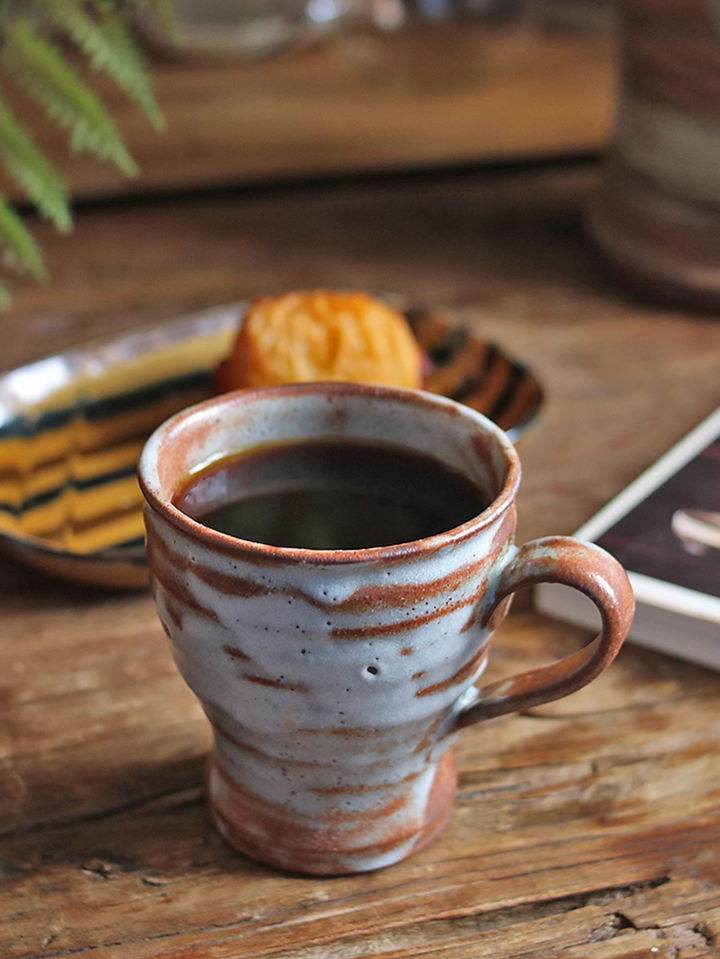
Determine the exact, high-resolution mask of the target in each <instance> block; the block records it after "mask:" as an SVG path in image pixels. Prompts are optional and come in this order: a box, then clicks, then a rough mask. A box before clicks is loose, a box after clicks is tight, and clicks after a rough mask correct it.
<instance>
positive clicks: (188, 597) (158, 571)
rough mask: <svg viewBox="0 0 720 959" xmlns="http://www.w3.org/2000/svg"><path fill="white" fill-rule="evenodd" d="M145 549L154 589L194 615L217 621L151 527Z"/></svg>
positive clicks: (213, 612) (215, 615) (213, 613)
mask: <svg viewBox="0 0 720 959" xmlns="http://www.w3.org/2000/svg"><path fill="white" fill-rule="evenodd" d="M145 548H146V550H147V554H148V562H149V564H150V568H151V569H152V576H153V579H154V581H155V587H154V588H155V589H156V590H157V589H161V590H162V591H163V593H164V594H165V595H166V596H167V597H168V598H170V600H171V601H172V600H175V601H176V602H177V603H178V604H179V606H180V607H181V608H184V609H189V610H192V611H193V612H194V613H198V614H199V615H201V616H206V617H207V618H208V619H211V620H215V621H217V614H216V613H215V611H214V610H212V609H209V608H208V607H207V606H203V604H202V603H200V602H199V601H198V600H197V599H196V597H195V596H194V595H193V594H192V592H191V591H190V589H189V587H188V585H187V581H186V579H185V577H184V576H183V575H182V572H183V571H182V568H178V567H177V566H175V565H173V563H172V562H171V561H170V558H169V557H168V556H167V554H166V550H165V547H164V545H163V543H162V541H160V540H159V539H156V536H155V534H154V533H153V532H152V528H151V527H149V528H148V536H147V542H146V547H145Z"/></svg>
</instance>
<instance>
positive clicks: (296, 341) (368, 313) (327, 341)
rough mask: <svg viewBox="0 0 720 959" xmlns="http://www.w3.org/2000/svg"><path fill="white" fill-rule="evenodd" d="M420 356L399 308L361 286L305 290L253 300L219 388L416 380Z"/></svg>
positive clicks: (408, 383)
mask: <svg viewBox="0 0 720 959" xmlns="http://www.w3.org/2000/svg"><path fill="white" fill-rule="evenodd" d="M423 367H424V357H423V352H422V350H421V349H420V346H419V344H418V342H417V340H416V339H415V337H414V335H413V333H412V331H411V329H410V327H409V325H408V323H407V320H406V319H405V317H404V316H403V315H402V313H400V312H398V311H397V310H395V309H393V308H392V307H390V306H388V304H387V303H384V302H383V301H382V300H379V299H377V298H375V297H373V296H370V294H369V293H363V292H356V291H353V292H336V291H333V290H308V291H302V290H298V291H293V292H290V293H281V294H279V295H277V296H262V297H258V298H257V299H255V300H253V301H252V303H251V304H250V306H249V308H248V311H247V313H246V315H245V319H244V320H243V322H242V324H241V326H240V330H239V332H238V336H237V339H236V341H235V346H234V348H233V352H232V354H231V355H230V356H229V357H228V359H227V360H226V361H225V362H224V363H222V364H221V366H220V368H219V370H218V376H217V383H218V387H219V388H220V389H221V390H230V389H241V388H246V387H262V386H273V385H275V384H278V383H302V382H310V381H317V380H350V381H353V382H358V383H381V384H386V385H392V386H409V387H420V386H421V385H422V379H423Z"/></svg>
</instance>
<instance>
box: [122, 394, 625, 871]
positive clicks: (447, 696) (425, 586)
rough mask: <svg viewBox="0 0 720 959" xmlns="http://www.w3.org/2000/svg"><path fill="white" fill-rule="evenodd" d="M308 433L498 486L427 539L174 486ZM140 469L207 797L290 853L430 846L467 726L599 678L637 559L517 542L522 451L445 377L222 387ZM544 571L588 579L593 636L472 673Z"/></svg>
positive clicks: (334, 860) (324, 859)
mask: <svg viewBox="0 0 720 959" xmlns="http://www.w3.org/2000/svg"><path fill="white" fill-rule="evenodd" d="M313 439H325V440H327V439H343V440H345V439H354V440H361V441H365V442H368V441H369V442H374V443H377V442H382V443H391V444H396V445H397V446H400V447H404V448H406V449H408V448H409V449H411V450H415V451H421V452H422V451H431V452H432V455H433V456H435V457H437V458H439V459H440V460H441V461H443V462H444V463H447V464H450V465H451V466H453V467H455V468H456V469H457V470H460V471H461V472H462V473H463V474H464V475H465V476H466V477H468V478H469V479H470V480H471V481H472V482H473V483H474V484H477V486H478V487H479V489H480V491H481V493H482V494H483V495H484V496H485V497H486V501H489V504H490V505H489V506H488V507H487V508H486V509H484V510H483V511H482V512H481V513H480V514H479V515H477V516H475V517H473V518H472V519H470V520H469V521H468V522H465V523H463V524H462V525H461V526H458V527H456V528H454V529H451V530H449V531H447V532H443V533H440V534H439V535H434V536H431V537H428V538H426V539H419V540H415V541H413V542H409V543H403V544H398V545H392V546H387V547H376V548H369V549H360V550H322V551H321V550H309V549H296V548H285V547H278V546H269V545H263V544H262V543H254V542H249V541H245V540H240V539H236V538H233V537H231V536H228V535H226V534H224V533H221V532H218V531H216V530H214V529H210V528H208V527H206V526H203V525H202V524H201V523H199V522H197V521H195V520H193V519H191V518H190V517H189V516H188V515H186V514H185V513H183V512H182V511H181V510H180V509H178V508H177V506H175V505H174V502H173V497H174V496H175V495H176V494H177V491H178V490H179V489H180V488H182V486H183V484H184V483H185V482H186V481H187V478H188V476H189V475H190V474H192V473H193V472H195V471H196V470H197V469H198V468H199V467H200V466H202V464H206V463H208V462H212V461H213V460H214V459H217V458H218V457H219V456H223V455H225V454H227V453H239V452H242V451H243V450H253V449H256V448H258V447H261V446H262V445H263V444H273V443H279V442H285V441H288V440H291V441H303V440H313ZM140 481H141V486H142V489H143V492H144V495H145V498H146V501H147V502H146V509H145V518H146V526H147V549H148V562H149V566H150V572H151V582H152V590H153V594H154V597H155V601H156V603H157V608H158V611H159V615H160V619H161V621H162V623H163V626H164V628H165V630H166V632H167V634H168V636H169V637H170V641H171V644H172V648H173V652H174V656H175V660H176V662H177V665H178V667H179V669H180V672H181V673H182V675H183V677H184V678H185V680H186V682H187V683H188V685H189V686H190V687H191V689H192V690H193V691H194V692H195V694H196V695H197V696H198V697H199V699H200V701H201V702H202V705H203V707H204V709H205V712H206V714H207V716H208V718H209V719H210V722H211V723H212V726H213V729H214V733H215V740H214V748H213V751H212V754H211V756H210V759H209V763H208V780H207V798H208V806H209V810H210V815H211V818H212V820H213V822H214V824H215V825H216V827H217V829H218V830H219V831H220V833H221V834H222V835H223V836H224V837H225V839H226V840H227V841H228V842H229V843H230V844H231V845H232V846H233V847H235V848H236V849H237V850H239V851H241V852H243V853H245V854H247V855H249V856H251V857H254V858H256V859H259V860H262V861H265V862H268V863H270V864H273V865H275V866H279V867H281V868H284V869H288V870H294V871H300V872H309V873H320V874H335V873H348V872H357V871H362V870H370V869H377V868H379V867H381V866H387V865H389V864H391V863H394V862H396V861H398V860H400V859H403V858H404V857H405V856H407V855H409V854H410V853H412V852H413V851H415V850H417V849H419V848H420V847H421V846H423V845H424V844H425V843H426V842H428V841H429V840H430V839H431V838H432V837H433V836H434V835H435V834H436V833H437V832H438V831H439V830H440V829H441V828H442V826H443V825H444V824H445V822H446V821H447V819H448V817H449V815H450V812H451V810H452V807H453V804H454V795H455V779H456V774H455V767H454V763H453V759H452V756H451V753H450V752H449V749H448V747H449V746H450V745H451V743H452V741H453V739H454V737H455V734H456V733H457V732H458V730H460V729H461V728H462V727H465V726H469V725H471V724H474V723H478V722H482V721H484V720H487V719H491V718H492V717H495V716H500V715H502V714H503V713H510V712H515V711H518V710H523V709H527V708H529V707H531V706H536V705H538V704H539V703H544V702H548V701H549V700H553V699H558V698H560V697H562V696H566V695H568V694H569V693H572V692H574V691H575V690H577V689H579V688H580V687H582V686H584V685H585V684H586V683H588V682H590V680H592V679H593V678H594V677H596V676H597V675H598V674H599V673H600V672H601V671H602V670H603V669H605V667H606V666H608V665H609V664H610V662H611V661H612V660H613V658H614V657H615V655H616V653H617V652H618V649H619V648H620V646H621V644H622V642H623V639H624V637H625V635H626V633H627V630H628V628H629V625H630V621H631V618H632V612H633V597H632V592H631V589H630V586H629V583H628V580H627V577H626V575H625V572H624V571H623V569H622V567H621V566H620V565H619V564H618V563H617V562H616V561H615V560H614V559H613V558H612V557H611V556H609V555H608V554H607V553H605V552H604V551H603V550H601V549H600V548H599V547H597V546H594V545H590V544H584V543H581V542H579V541H577V540H573V539H571V538H568V537H562V536H552V537H547V538H544V539H538V540H534V541H532V542H529V543H526V544H525V545H523V546H521V547H519V548H516V547H515V546H514V545H513V534H514V531H515V525H516V513H515V496H516V492H517V488H518V484H519V481H520V463H519V460H518V456H517V454H516V452H515V450H514V448H513V446H512V445H511V443H510V441H509V440H508V439H507V437H506V436H505V434H504V433H503V432H502V431H501V430H500V429H499V428H498V427H497V426H495V425H494V424H493V423H492V422H491V421H490V420H488V419H487V418H485V417H484V416H482V415H481V414H479V413H477V412H475V411H474V410H472V409H470V408H468V407H465V406H463V405H460V404H458V403H455V402H453V401H451V400H448V399H445V398H444V397H440V396H436V395H432V394H429V393H423V392H420V391H412V390H400V389H388V388H375V387H369V386H360V385H356V384H348V383H325V384H302V385H292V386H281V387H274V388H271V389H267V390H258V391H244V392H238V393H230V394H226V395H224V396H221V397H218V398H215V399H211V400H209V401H207V402H205V403H201V404H200V405H198V406H195V407H191V408H190V409H188V410H185V411H183V412H181V413H179V414H178V415H176V416H174V417H172V418H171V419H170V420H168V421H167V422H166V423H165V424H164V425H163V426H161V427H160V428H159V429H158V430H157V431H156V432H155V433H154V434H153V436H152V437H151V438H150V440H149V441H148V443H147V445H146V447H145V449H144V451H143V454H142V457H141V461H140ZM538 582H560V583H565V584H569V585H570V586H574V587H576V588H577V589H580V590H582V591H583V592H584V593H586V594H587V595H588V596H589V597H590V598H591V599H592V600H593V601H594V602H595V604H596V605H597V606H598V608H599V610H600V613H601V616H602V631H601V633H600V635H599V636H598V637H597V638H596V639H595V640H593V642H591V643H590V644H589V645H587V646H586V647H585V648H583V649H582V650H581V651H580V652H576V653H574V654H573V655H571V656H568V657H566V658H564V659H561V660H559V661H557V662H554V663H552V664H550V665H546V666H543V667H541V668H539V669H532V670H529V671H527V672H523V673H520V674H519V675H516V676H513V677H512V678H509V679H505V680H502V681H499V682H495V683H491V684H489V685H485V686H480V687H479V688H478V686H477V685H476V683H477V681H478V678H479V676H480V674H481V672H482V670H483V667H484V666H485V664H486V661H487V657H488V652H489V645H490V637H491V634H492V632H493V630H494V629H495V628H496V627H497V625H498V623H499V622H500V621H501V620H502V619H503V617H504V616H505V614H506V612H507V609H508V605H509V601H510V597H511V594H512V593H513V591H514V590H516V589H517V588H518V587H520V586H525V585H528V584H533V583H538Z"/></svg>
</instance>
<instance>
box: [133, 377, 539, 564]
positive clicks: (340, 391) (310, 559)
mask: <svg viewBox="0 0 720 959" xmlns="http://www.w3.org/2000/svg"><path fill="white" fill-rule="evenodd" d="M308 394H310V395H319V396H328V397H332V396H360V397H366V398H372V397H375V398H379V399H387V400H388V401H392V402H394V403H402V404H404V405H407V406H411V405H414V406H416V407H419V408H423V407H424V408H428V407H431V408H433V409H435V410H442V411H443V412H444V413H445V415H448V416H450V417H452V418H455V417H457V416H462V417H463V418H465V419H466V420H472V421H474V424H475V426H476V427H477V428H479V429H482V431H483V433H484V434H485V435H488V434H490V435H491V436H492V437H493V439H494V440H495V442H496V444H497V446H498V448H499V449H500V450H501V452H502V454H503V455H504V458H505V464H506V473H505V479H504V481H503V483H502V486H501V488H500V490H499V491H498V493H497V494H496V495H495V496H494V497H493V499H492V501H491V502H490V503H489V504H488V506H487V507H486V508H485V509H484V510H482V512H480V513H477V514H476V515H475V516H473V517H471V518H470V519H469V520H466V521H465V522H464V523H462V524H460V525H459V526H454V527H452V528H451V529H449V530H444V531H442V532H440V533H436V534H434V535H433V536H426V537H422V538H420V539H415V540H410V541H408V542H405V543H392V544H390V545H388V546H371V547H364V548H362V549H328V550H319V549H309V548H305V547H294V546H273V545H271V544H269V543H258V542H255V541H253V540H246V539H241V538H240V537H237V536H231V535H229V534H228V533H223V532H221V531H220V530H217V529H214V528H212V527H210V526H205V525H204V524H203V523H201V522H199V521H198V520H195V519H193V518H192V517H191V516H189V515H188V514H187V513H184V512H183V511H182V510H181V509H180V508H179V507H178V506H176V505H175V504H174V503H173V502H172V498H171V496H169V495H167V493H166V492H165V491H164V490H163V489H162V488H161V484H160V481H159V479H157V472H156V469H155V466H156V464H157V462H158V460H159V458H160V454H161V452H162V448H163V445H164V444H165V443H168V442H170V441H171V438H172V435H173V433H176V432H177V431H182V430H184V429H185V428H186V427H187V425H189V423H191V422H195V421H197V420H198V419H199V418H202V417H205V416H209V415H215V414H216V413H217V412H218V411H219V410H221V409H222V408H223V407H227V406H236V405H238V404H245V403H252V402H254V401H256V400H259V399H269V398H273V397H277V398H278V399H283V398H286V399H288V398H291V397H293V396H302V395H308ZM256 448H257V447H256ZM428 455H430V456H432V453H431V452H429V453H428ZM520 476H521V467H520V459H519V457H518V454H517V451H516V450H515V447H514V446H513V444H512V443H511V441H510V439H509V438H508V437H507V435H506V434H505V432H504V431H503V430H502V429H501V428H500V427H499V426H498V425H497V424H496V423H493V421H492V420H490V419H489V418H488V417H487V416H485V415H484V414H482V413H479V412H478V411H477V410H474V409H472V408H471V407H469V406H465V405H464V404H462V403H459V402H457V401H456V400H452V399H450V398H448V397H446V396H442V395H440V394H437V393H430V392H427V391H425V390H417V389H410V388H407V387H399V386H384V385H375V384H367V383H355V382H345V381H318V382H312V383H283V384H279V385H277V386H268V387H262V388H257V389H244V390H234V391H230V392H227V393H221V394H219V395H217V396H212V397H210V398H209V399H207V400H203V401H201V402H200V403H196V404H194V405H192V406H189V407H186V408H185V409H183V410H181V411H180V412H179V413H175V414H174V415H173V416H171V417H169V418H168V419H167V420H165V421H164V422H163V423H162V424H161V425H160V426H159V427H157V429H155V430H154V432H153V433H152V434H151V435H150V437H149V438H148V440H147V441H146V443H145V445H144V447H143V450H142V453H141V455H140V460H139V464H138V481H139V484H140V489H141V491H142V493H143V496H144V497H145V501H146V509H148V508H150V509H152V510H154V511H155V512H157V513H159V514H160V515H161V516H162V517H163V518H164V519H165V520H167V521H168V522H169V523H170V524H171V525H172V526H174V527H176V528H178V529H179V530H180V531H181V532H183V533H185V534H186V535H190V536H191V537H192V538H194V539H196V540H199V541H201V542H203V543H205V544H206V545H210V546H211V547H212V548H213V549H216V550H220V551H222V552H224V553H232V554H233V555H234V556H236V557H237V556H238V555H239V554H245V555H247V556H248V558H252V559H256V560H257V559H264V560H269V561H275V562H298V563H305V564H307V565H314V566H325V565H341V564H349V563H362V562H372V561H378V560H391V559H395V558H401V557H402V558H404V557H407V556H412V555H417V554H421V553H427V552H434V551H435V550H437V549H439V548H441V547H443V546H446V545H448V544H450V543H458V542H462V541H463V540H466V539H468V538H469V537H470V536H473V535H475V534H476V533H478V532H480V531H481V530H483V529H486V528H487V527H488V526H490V525H492V523H494V522H495V521H496V520H497V519H498V518H499V517H500V516H502V514H503V513H505V512H506V511H507V510H508V509H509V508H510V507H511V505H512V503H513V501H514V499H515V495H516V493H517V489H518V486H519V484H520ZM154 478H155V481H154Z"/></svg>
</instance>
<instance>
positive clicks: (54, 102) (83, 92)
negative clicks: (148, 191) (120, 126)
mask: <svg viewBox="0 0 720 959" xmlns="http://www.w3.org/2000/svg"><path fill="white" fill-rule="evenodd" d="M2 62H3V64H4V65H5V66H6V67H7V69H8V70H9V71H10V72H11V73H12V75H13V76H14V77H15V79H16V80H17V81H18V82H19V83H20V84H21V86H22V87H23V88H24V89H25V91H26V93H28V94H29V95H30V96H31V97H32V98H33V99H35V100H36V101H37V102H38V103H39V104H40V105H41V106H42V107H43V108H44V109H45V111H46V112H47V113H48V114H49V115H50V116H51V117H53V119H55V120H56V121H57V122H58V123H60V124H61V125H62V126H64V127H66V128H67V129H68V130H69V131H70V146H71V149H73V150H76V151H80V150H88V151H90V152H92V153H94V154H95V155H96V156H98V157H100V158H101V159H106V160H111V161H112V162H113V163H115V165H116V166H117V167H119V169H120V170H122V172H123V173H125V174H127V175H128V176H134V175H135V174H136V173H137V167H136V165H135V162H134V161H133V159H132V157H131V156H130V154H129V153H128V151H127V149H126V148H125V144H124V143H123V141H122V138H121V137H120V134H119V132H118V130H117V127H116V126H115V123H114V121H113V119H112V117H111V116H110V114H109V113H108V111H107V110H106V108H105V106H104V105H103V103H102V102H101V101H100V100H99V99H98V97H96V96H95V94H94V93H93V92H92V90H90V88H89V87H88V86H87V85H86V84H85V83H84V82H83V81H82V80H81V79H80V77H79V76H78V74H77V73H76V72H75V70H73V68H72V67H71V66H70V65H69V64H68V63H67V61H66V60H65V59H64V58H63V56H62V54H61V53H60V51H59V50H58V48H57V47H56V46H55V45H54V44H53V43H51V42H50V41H48V40H46V39H44V38H43V37H41V36H40V35H39V34H38V33H37V32H36V31H35V30H34V29H33V26H32V24H31V22H30V21H29V20H27V19H26V18H24V17H17V18H16V19H15V20H14V21H13V22H12V23H11V24H9V25H8V28H7V32H6V40H5V46H4V48H3V51H2Z"/></svg>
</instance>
